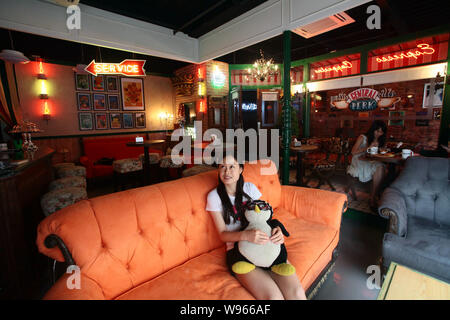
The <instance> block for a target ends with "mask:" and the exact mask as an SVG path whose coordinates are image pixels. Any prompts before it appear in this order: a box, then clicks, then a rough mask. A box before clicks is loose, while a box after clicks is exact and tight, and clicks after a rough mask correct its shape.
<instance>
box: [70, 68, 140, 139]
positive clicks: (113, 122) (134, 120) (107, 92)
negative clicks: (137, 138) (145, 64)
mask: <svg viewBox="0 0 450 320" xmlns="http://www.w3.org/2000/svg"><path fill="white" fill-rule="evenodd" d="M130 81H132V83H131V84H130ZM123 86H125V87H123ZM131 89H133V90H131ZM121 92H125V93H126V94H127V95H129V96H127V97H126V98H127V99H126V103H130V101H131V100H130V99H131V98H134V100H133V101H132V102H136V101H137V104H136V105H137V106H138V107H136V108H129V107H127V108H125V107H124V101H123V94H122V93H121ZM75 94H76V102H77V110H78V122H79V129H80V130H81V131H86V130H107V129H133V128H138V129H139V128H146V121H145V119H146V117H145V112H130V111H144V110H145V107H144V85H143V80H142V79H128V78H119V77H118V76H108V75H98V76H92V75H90V74H84V73H75ZM130 97H131V98H130ZM92 111H93V112H92Z"/></svg>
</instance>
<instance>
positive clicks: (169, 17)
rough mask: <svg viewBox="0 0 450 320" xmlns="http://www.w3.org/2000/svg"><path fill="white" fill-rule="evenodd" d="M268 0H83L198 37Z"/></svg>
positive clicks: (88, 3)
mask: <svg viewBox="0 0 450 320" xmlns="http://www.w3.org/2000/svg"><path fill="white" fill-rule="evenodd" d="M266 1H267V0H190V1H187V0H151V1H123V0H108V1H105V0H81V1H80V2H81V3H83V4H86V5H89V6H92V7H96V8H98V9H103V10H106V11H110V12H114V13H118V14H121V15H123V16H127V17H130V18H134V19H138V20H142V21H146V22H150V23H153V24H157V25H160V26H163V27H166V28H169V29H172V30H174V32H183V33H185V34H187V35H189V36H190V37H193V38H198V37H200V36H202V35H204V34H206V33H208V32H209V31H211V30H214V29H215V28H217V27H219V26H221V25H223V24H225V23H226V22H228V21H230V20H232V19H234V18H236V17H238V16H240V15H241V14H243V13H245V12H247V11H249V10H251V9H253V8H255V7H257V6H259V5H260V4H262V3H263V2H266Z"/></svg>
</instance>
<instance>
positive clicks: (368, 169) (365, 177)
mask: <svg viewBox="0 0 450 320" xmlns="http://www.w3.org/2000/svg"><path fill="white" fill-rule="evenodd" d="M386 131H387V128H386V124H385V123H384V122H383V121H381V120H375V121H374V122H373V123H372V126H371V127H370V129H369V131H367V133H366V134H365V135H364V134H361V135H360V136H359V137H358V139H357V140H356V143H355V145H354V146H353V149H352V163H351V164H350V166H349V167H348V169H347V173H348V174H349V175H351V176H352V177H355V178H358V179H359V181H361V182H368V181H370V180H372V190H371V193H370V202H369V205H370V207H371V208H376V207H377V201H376V196H377V192H378V189H379V187H380V185H381V182H382V181H383V178H384V176H385V174H386V173H385V172H386V167H385V165H384V164H383V163H381V162H379V161H364V160H361V159H360V158H361V157H362V156H364V155H365V154H366V152H367V149H368V148H371V147H378V151H381V150H382V149H383V147H384V145H385V143H386Z"/></svg>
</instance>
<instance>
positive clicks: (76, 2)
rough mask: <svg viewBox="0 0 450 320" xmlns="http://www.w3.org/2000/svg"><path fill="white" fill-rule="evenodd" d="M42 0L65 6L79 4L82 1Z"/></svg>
mask: <svg viewBox="0 0 450 320" xmlns="http://www.w3.org/2000/svg"><path fill="white" fill-rule="evenodd" d="M41 1H44V2H50V3H53V4H56V5H58V6H63V7H68V6H72V5H78V3H80V0H41Z"/></svg>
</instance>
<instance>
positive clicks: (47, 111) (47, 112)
mask: <svg viewBox="0 0 450 320" xmlns="http://www.w3.org/2000/svg"><path fill="white" fill-rule="evenodd" d="M42 118H44V120H45V121H47V124H48V120H50V119H51V114H50V108H49V107H48V102H47V101H44V113H43V114H42Z"/></svg>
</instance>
